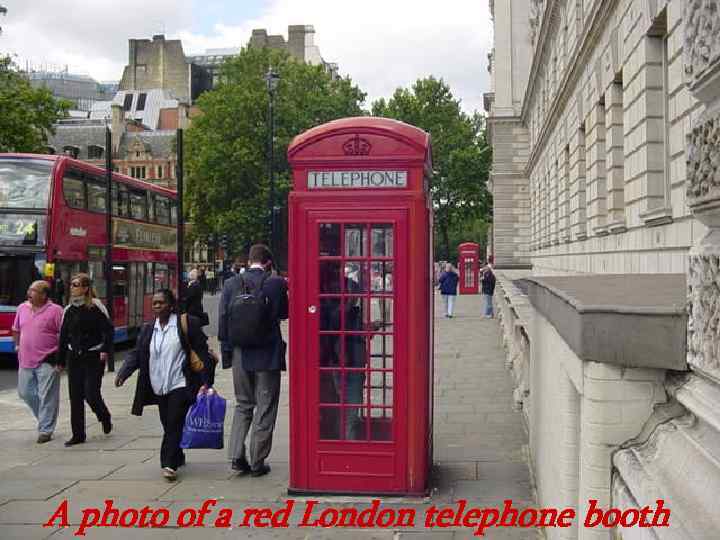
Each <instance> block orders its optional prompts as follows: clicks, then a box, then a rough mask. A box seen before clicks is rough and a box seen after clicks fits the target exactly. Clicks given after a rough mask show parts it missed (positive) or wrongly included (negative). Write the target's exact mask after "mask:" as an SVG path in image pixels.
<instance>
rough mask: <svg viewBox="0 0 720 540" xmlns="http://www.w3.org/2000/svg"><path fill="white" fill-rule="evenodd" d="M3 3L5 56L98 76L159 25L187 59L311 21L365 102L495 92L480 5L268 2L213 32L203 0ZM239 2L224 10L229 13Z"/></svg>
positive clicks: (467, 102)
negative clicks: (426, 85)
mask: <svg viewBox="0 0 720 540" xmlns="http://www.w3.org/2000/svg"><path fill="white" fill-rule="evenodd" d="M243 1H247V0H243ZM5 4H6V5H7V7H8V16H7V18H6V19H7V20H5V21H2V24H3V30H4V31H3V35H2V36H0V50H7V49H6V44H7V43H10V45H11V46H15V48H16V49H17V51H16V52H18V53H19V54H20V56H21V57H27V56H29V57H30V58H31V59H33V60H35V61H38V60H43V61H45V62H51V63H58V64H65V63H69V64H71V66H72V67H73V68H74V69H76V70H78V71H84V72H86V73H89V74H91V75H93V76H94V77H95V78H97V79H103V80H104V79H118V78H119V77H120V75H121V73H122V67H123V66H124V65H125V63H126V61H127V40H128V38H131V37H138V38H149V37H150V36H151V35H152V34H153V33H157V32H158V31H160V30H161V29H162V24H164V25H165V31H166V35H167V37H168V38H173V37H174V38H180V39H182V41H183V48H184V50H185V52H186V53H194V52H202V51H204V50H205V49H207V48H216V47H237V46H241V45H244V44H246V43H247V40H248V39H249V37H250V33H251V30H252V29H253V28H266V29H267V30H268V32H269V33H271V34H283V35H285V37H287V27H288V25H291V24H312V25H313V26H314V27H315V31H316V33H315V44H316V45H318V47H319V48H320V52H321V53H322V55H323V58H324V59H325V60H326V61H329V62H337V63H338V64H339V66H340V72H341V73H342V74H343V75H349V76H350V77H351V78H352V79H353V81H355V83H356V84H358V85H359V86H360V87H361V88H362V89H363V90H364V91H366V92H368V94H369V95H368V104H369V102H370V101H372V100H374V99H377V98H379V97H383V96H384V97H389V96H390V95H391V94H392V92H393V91H394V90H395V88H397V87H399V86H408V85H410V84H412V83H413V82H414V81H415V80H416V79H418V78H422V77H426V76H428V75H434V76H435V77H438V78H443V79H444V80H445V81H446V82H447V83H448V84H449V85H450V88H451V89H452V91H453V94H454V95H455V97H457V98H460V99H461V100H462V103H463V108H464V109H465V110H466V111H471V110H473V109H478V110H480V109H482V94H483V92H487V91H489V87H490V84H489V74H488V72H487V53H488V52H489V50H490V48H491V47H492V35H491V32H492V26H491V22H490V15H489V11H488V5H487V4H488V3H487V2H486V1H484V0H449V1H446V2H437V1H436V0H366V1H365V2H362V3H348V2H338V1H332V0H302V1H298V0H267V1H266V2H265V4H264V6H263V7H262V8H261V9H259V10H256V12H259V13H261V15H259V16H258V17H255V18H252V19H249V20H246V21H244V22H243V23H242V24H239V25H229V24H225V23H224V21H223V20H222V16H221V14H218V20H217V23H216V24H215V26H214V27H213V29H212V32H210V33H207V32H203V33H200V32H197V31H194V26H193V13H197V12H198V11H197V10H198V9H202V5H201V4H200V3H199V2H198V1H197V0H195V2H193V0H153V1H150V2H148V1H147V0H142V1H139V0H124V2H122V3H120V4H118V3H117V2H112V1H111V0H58V1H56V2H52V3H49V5H48V6H45V7H44V8H40V6H38V2H33V1H27V0H14V1H12V0H5ZM233 4H234V1H231V0H228V1H227V2H226V3H225V6H226V8H225V9H226V12H227V13H228V14H229V13H231V10H233ZM216 7H217V6H216ZM193 10H195V11H193ZM140 13H142V16H140V15H139V14H140ZM16 33H17V34H16ZM38 33H39V39H37V40H33V43H28V40H27V39H26V36H28V35H38ZM20 51H22V52H20Z"/></svg>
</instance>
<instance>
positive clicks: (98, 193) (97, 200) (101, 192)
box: [87, 179, 107, 212]
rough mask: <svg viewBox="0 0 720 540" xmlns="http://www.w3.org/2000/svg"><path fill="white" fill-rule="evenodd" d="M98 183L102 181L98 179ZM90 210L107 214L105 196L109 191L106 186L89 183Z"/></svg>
mask: <svg viewBox="0 0 720 540" xmlns="http://www.w3.org/2000/svg"><path fill="white" fill-rule="evenodd" d="M97 180H98V181H102V180H100V179H97ZM87 191H88V209H89V210H93V211H94V212H105V208H106V205H105V195H106V193H107V190H106V189H105V186H104V185H102V184H100V183H95V182H88V183H87Z"/></svg>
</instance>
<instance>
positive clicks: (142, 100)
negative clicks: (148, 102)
mask: <svg viewBox="0 0 720 540" xmlns="http://www.w3.org/2000/svg"><path fill="white" fill-rule="evenodd" d="M146 98H147V94H138V100H137V105H136V106H135V110H136V111H144V110H145V99H146Z"/></svg>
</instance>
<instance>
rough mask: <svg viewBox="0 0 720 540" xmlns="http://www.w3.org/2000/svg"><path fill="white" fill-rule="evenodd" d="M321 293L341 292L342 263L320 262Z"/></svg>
mask: <svg viewBox="0 0 720 540" xmlns="http://www.w3.org/2000/svg"><path fill="white" fill-rule="evenodd" d="M320 292H321V293H324V294H327V293H339V292H340V262H339V261H320Z"/></svg>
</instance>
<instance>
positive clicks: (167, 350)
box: [115, 289, 215, 481]
mask: <svg viewBox="0 0 720 540" xmlns="http://www.w3.org/2000/svg"><path fill="white" fill-rule="evenodd" d="M152 309H153V313H154V314H155V320H154V321H153V322H152V323H147V324H145V325H144V326H143V327H142V329H141V331H140V335H139V336H138V339H137V347H136V348H135V350H134V351H132V352H131V353H130V355H129V356H128V358H127V360H125V362H124V363H123V365H122V368H120V371H119V372H118V374H117V376H116V377H115V386H116V387H120V386H122V385H123V384H125V381H126V380H127V379H128V378H129V377H130V376H131V375H132V374H133V373H134V372H135V371H136V370H138V378H137V385H136V387H135V398H134V400H133V404H132V411H131V412H132V414H134V415H136V416H142V413H143V408H144V407H145V405H157V406H158V409H159V412H160V422H161V423H162V427H163V438H162V443H161V446H160V467H161V469H162V474H163V476H164V477H165V478H166V479H167V480H170V481H173V480H175V479H176V478H177V470H178V468H180V467H182V466H183V465H185V453H184V452H183V451H182V449H181V448H180V441H181V439H182V432H183V425H184V423H185V416H186V415H187V412H188V409H189V408H190V406H191V405H192V404H193V402H194V401H195V398H196V396H197V394H198V392H199V391H201V389H203V388H207V387H209V386H212V384H213V380H214V371H215V359H214V357H213V356H212V354H211V352H210V350H209V349H208V345H207V336H206V335H205V333H204V332H203V331H202V327H201V325H200V321H199V320H198V319H197V318H196V317H193V316H187V315H178V313H177V312H178V310H177V301H176V298H175V295H174V294H173V292H172V291H171V290H170V289H161V290H159V291H158V292H157V293H155V295H154V296H153V298H152ZM183 317H186V319H185V322H183ZM184 325H186V327H187V328H183V326H184ZM192 352H194V353H195V354H196V355H197V357H198V358H199V359H200V364H202V365H200V364H199V363H197V362H193V355H192Z"/></svg>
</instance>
